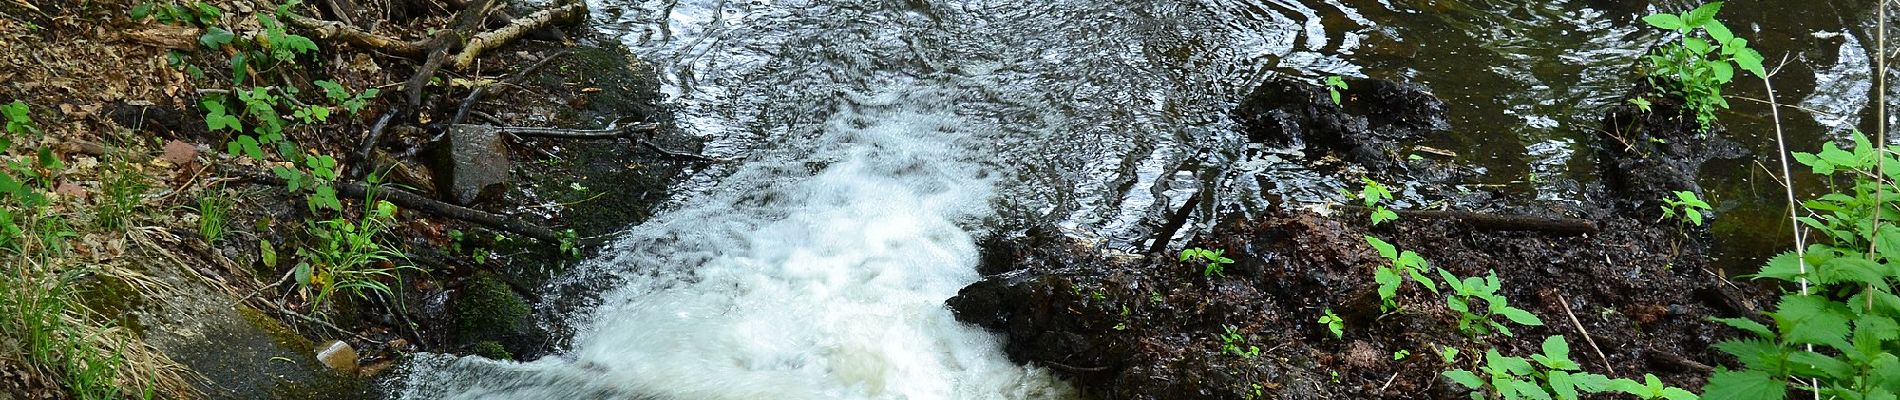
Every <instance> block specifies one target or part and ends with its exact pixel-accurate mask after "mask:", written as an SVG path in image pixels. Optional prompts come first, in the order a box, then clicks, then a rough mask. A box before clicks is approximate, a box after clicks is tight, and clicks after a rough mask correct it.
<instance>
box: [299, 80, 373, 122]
mask: <svg viewBox="0 0 1900 400" xmlns="http://www.w3.org/2000/svg"><path fill="white" fill-rule="evenodd" d="M310 83H311V84H313V85H317V87H320V88H323V94H324V95H325V96H327V97H329V98H330V102H331V103H332V104H336V105H337V106H338V107H343V110H344V111H348V112H349V113H350V115H356V113H357V112H359V111H362V110H363V106H364V105H367V104H369V100H370V99H373V98H376V95H377V94H380V93H382V91H381V90H379V89H376V88H369V89H364V90H363V92H361V93H357V94H350V91H349V90H346V89H344V88H343V85H339V84H337V83H336V82H331V81H324V80H319V81H315V82H310ZM325 110H327V109H325Z"/></svg>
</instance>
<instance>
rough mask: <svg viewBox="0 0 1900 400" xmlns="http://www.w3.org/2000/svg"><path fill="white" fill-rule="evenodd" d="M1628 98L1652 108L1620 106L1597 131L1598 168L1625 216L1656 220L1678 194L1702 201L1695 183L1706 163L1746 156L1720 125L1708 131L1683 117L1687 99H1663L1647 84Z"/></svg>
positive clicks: (1626, 103) (1689, 117) (1690, 117)
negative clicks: (1661, 206)
mask: <svg viewBox="0 0 1900 400" xmlns="http://www.w3.org/2000/svg"><path fill="white" fill-rule="evenodd" d="M1627 98H1632V99H1633V98H1643V99H1647V101H1648V102H1650V103H1651V104H1650V105H1649V107H1647V109H1645V108H1644V107H1640V106H1637V105H1636V104H1633V103H1631V102H1629V101H1619V102H1617V103H1616V104H1617V105H1616V106H1615V107H1612V108H1611V109H1610V110H1609V112H1607V113H1605V114H1604V116H1603V129H1601V130H1598V131H1597V138H1598V140H1597V165H1598V169H1599V170H1600V171H1602V174H1603V181H1604V184H1605V186H1607V187H1608V189H1609V191H1610V192H1611V193H1613V194H1615V197H1616V199H1615V200H1613V201H1612V202H1613V203H1614V205H1615V206H1617V207H1620V208H1622V210H1623V211H1633V212H1637V213H1638V214H1640V215H1650V216H1657V214H1659V213H1660V209H1659V208H1658V207H1657V206H1658V205H1659V204H1661V203H1660V202H1659V201H1658V200H1659V199H1662V198H1664V197H1665V196H1670V197H1672V198H1673V196H1674V193H1675V192H1677V191H1688V192H1692V193H1695V194H1696V195H1698V196H1700V195H1702V194H1703V192H1702V186H1701V185H1699V184H1697V183H1696V180H1695V177H1696V173H1697V171H1699V170H1701V168H1702V164H1703V163H1706V162H1708V161H1709V160H1714V159H1728V158H1739V157H1742V156H1744V155H1746V152H1747V151H1746V150H1744V149H1743V148H1742V146H1741V145H1740V144H1737V143H1735V142H1734V141H1731V140H1728V139H1727V138H1726V136H1727V135H1724V133H1726V130H1725V129H1724V128H1722V126H1721V125H1714V126H1710V127H1709V129H1708V130H1707V131H1704V130H1703V129H1702V126H1701V125H1700V124H1698V123H1697V122H1696V119H1695V115H1694V114H1684V113H1683V111H1684V110H1683V109H1682V106H1683V102H1682V99H1681V98H1679V97H1675V96H1669V95H1663V94H1661V93H1659V92H1657V91H1655V90H1653V89H1651V88H1650V87H1649V86H1648V85H1647V84H1643V85H1640V86H1638V87H1637V88H1636V90H1634V91H1632V92H1631V94H1630V95H1629V96H1627Z"/></svg>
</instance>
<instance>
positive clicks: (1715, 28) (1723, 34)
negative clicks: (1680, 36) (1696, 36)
mask: <svg viewBox="0 0 1900 400" xmlns="http://www.w3.org/2000/svg"><path fill="white" fill-rule="evenodd" d="M1702 30H1704V31H1708V32H1709V38H1711V39H1715V42H1716V43H1720V44H1721V45H1722V47H1723V48H1724V50H1727V47H1729V42H1730V41H1734V40H1735V32H1732V31H1729V30H1728V25H1723V24H1722V21H1716V20H1709V22H1708V23H1704V24H1702Z"/></svg>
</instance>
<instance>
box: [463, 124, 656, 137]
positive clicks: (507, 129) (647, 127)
mask: <svg viewBox="0 0 1900 400" xmlns="http://www.w3.org/2000/svg"><path fill="white" fill-rule="evenodd" d="M616 125H618V124H616ZM616 125H609V126H607V128H605V129H560V128H533V127H525V126H498V127H495V130H496V131H500V132H501V133H506V134H511V135H515V136H531V137H543V138H550V139H634V135H638V134H651V133H653V132H656V131H659V129H660V126H659V125H658V124H654V123H651V122H644V123H637V124H627V125H625V126H616Z"/></svg>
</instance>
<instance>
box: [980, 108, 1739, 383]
mask: <svg viewBox="0 0 1900 400" xmlns="http://www.w3.org/2000/svg"><path fill="white" fill-rule="evenodd" d="M1289 85H1301V84H1299V83H1291V84H1289V83H1285V82H1279V83H1269V84H1268V85H1267V86H1265V87H1263V88H1262V89H1261V91H1260V92H1257V93H1256V98H1253V99H1249V100H1248V101H1247V102H1246V103H1243V105H1242V107H1241V109H1240V110H1238V111H1236V112H1237V113H1239V114H1241V115H1237V117H1238V119H1240V120H1241V121H1242V122H1243V123H1245V124H1248V125H1246V129H1247V130H1248V131H1247V133H1248V134H1249V136H1250V138H1253V139H1254V140H1263V139H1264V140H1269V141H1275V142H1285V141H1289V140H1304V141H1306V145H1307V148H1308V149H1309V151H1319V152H1333V153H1335V154H1341V156H1340V157H1341V158H1346V159H1350V160H1353V161H1355V162H1358V163H1361V164H1365V165H1367V166H1368V168H1367V169H1368V170H1371V171H1375V172H1377V171H1387V173H1392V172H1402V170H1403V165H1402V164H1400V163H1398V162H1396V161H1394V160H1395V159H1396V157H1394V156H1393V155H1392V154H1394V152H1392V151H1389V150H1381V149H1382V148H1388V147H1391V146H1394V145H1395V144H1394V143H1395V142H1396V141H1402V140H1408V139H1412V138H1416V136H1408V135H1402V134H1394V133H1393V132H1394V131H1395V130H1393V129H1391V127H1404V126H1415V127H1424V128H1432V127H1436V128H1437V129H1441V130H1442V129H1443V127H1442V126H1436V125H1433V124H1409V125H1408V124H1400V123H1394V122H1385V123H1379V122H1376V121H1375V122H1372V123H1368V121H1372V120H1377V119H1381V118H1384V119H1390V120H1399V121H1404V120H1408V119H1412V120H1419V121H1431V120H1433V118H1432V116H1431V115H1411V114H1406V113H1405V112H1404V111H1403V110H1421V111H1422V112H1425V113H1428V114H1429V113H1442V111H1434V110H1442V107H1434V105H1435V104H1436V103H1435V102H1436V100H1435V99H1429V100H1427V99H1428V98H1429V93H1426V92H1424V91H1423V90H1422V89H1415V90H1413V91H1410V92H1409V93H1425V94H1424V97H1405V96H1404V95H1403V93H1408V91H1404V90H1386V89H1372V90H1369V91H1370V92H1371V93H1364V94H1353V95H1352V96H1354V97H1353V98H1354V99H1357V100H1358V101H1362V102H1366V103H1371V104H1374V105H1376V106H1359V107H1340V106H1338V105H1335V104H1333V103H1331V101H1330V100H1329V99H1327V97H1328V96H1326V94H1327V93H1326V90H1325V89H1323V88H1318V87H1316V86H1314V87H1308V88H1305V89H1300V88H1292V87H1289ZM1353 86H1354V87H1367V88H1400V89H1403V88H1407V87H1408V86H1407V85H1398V84H1390V83H1385V84H1378V83H1369V82H1355V83H1354V84H1353ZM1395 94H1397V95H1395ZM1259 96H1272V97H1273V98H1267V99H1262V98H1258V97H1259ZM1367 96H1371V97H1367ZM1670 107H1672V106H1670V105H1668V104H1658V105H1656V107H1655V109H1654V110H1652V111H1654V112H1655V114H1646V113H1640V112H1638V110H1634V109H1627V110H1626V109H1618V110H1615V111H1613V112H1612V113H1611V114H1610V117H1609V118H1608V121H1609V123H1610V124H1612V125H1619V126H1624V125H1632V124H1640V125H1642V126H1643V132H1647V133H1645V134H1637V133H1636V132H1635V131H1633V130H1611V131H1610V132H1614V133H1608V134H1606V135H1620V136H1617V137H1614V138H1612V137H1607V136H1606V139H1605V143H1603V144H1602V147H1603V150H1602V151H1601V153H1600V160H1601V161H1602V165H1603V167H1604V169H1605V174H1606V175H1610V176H1612V177H1613V178H1612V179H1609V180H1610V181H1612V182H1616V183H1615V184H1612V185H1610V187H1609V188H1607V189H1608V192H1609V193H1612V194H1613V195H1612V196H1606V199H1603V200H1601V203H1603V204H1598V205H1597V207H1599V208H1601V209H1603V210H1606V211H1605V212H1596V211H1592V212H1589V214H1592V216H1590V217H1588V218H1590V219H1587V220H1578V219H1569V218H1565V217H1564V216H1536V218H1531V219H1535V220H1549V221H1562V222H1564V223H1567V224H1581V225H1576V226H1587V227H1588V228H1589V229H1577V230H1569V231H1562V232H1559V231H1553V230H1547V229H1546V230H1539V229H1537V228H1525V227H1522V226H1510V225H1498V224H1494V223H1489V222H1485V221H1482V220H1477V219H1470V218H1460V217H1458V216H1446V215H1424V216H1403V217H1401V218H1400V219H1399V220H1397V221H1395V222H1392V223H1388V224H1384V225H1380V226H1378V227H1372V226H1371V225H1370V224H1369V222H1368V221H1367V218H1366V216H1367V214H1366V213H1365V212H1364V211H1357V212H1339V213H1335V214H1333V215H1321V214H1318V213H1316V212H1314V211H1311V210H1307V209H1298V210H1287V209H1281V210H1276V211H1273V212H1270V213H1268V214H1267V215H1262V216H1258V217H1256V218H1252V219H1242V218H1238V217H1235V216H1214V217H1211V218H1212V219H1216V220H1222V221H1225V222H1223V223H1221V224H1218V225H1217V226H1216V227H1215V228H1213V229H1212V231H1211V232H1207V233H1205V234H1203V235H1200V236H1199V237H1200V239H1196V240H1194V241H1192V242H1190V243H1184V244H1183V245H1184V246H1182V247H1186V248H1206V249H1218V250H1222V251H1224V256H1226V257H1229V258H1231V259H1233V260H1234V262H1233V263H1232V264H1230V265H1227V266H1225V268H1224V272H1223V273H1222V274H1220V275H1212V276H1210V275H1208V274H1207V273H1206V271H1205V270H1204V269H1205V264H1207V262H1205V261H1181V260H1179V259H1178V258H1177V257H1176V254H1126V253H1119V252H1113V251H1104V250H1102V249H1097V248H1090V247H1086V246H1085V245H1083V244H1081V243H1079V242H1077V241H1074V240H1072V239H1070V238H1068V237H1066V236H1064V235H1062V234H1060V233H1059V232H1056V231H1054V230H1053V229H1050V228H1036V229H1027V230H1024V231H1021V232H1016V233H1013V234H1004V235H999V236H998V237H993V238H990V239H988V240H987V241H986V242H985V246H984V252H985V257H984V259H983V260H984V262H983V265H982V267H981V269H982V271H983V272H984V273H985V274H986V275H987V277H986V278H985V279H984V280H982V281H980V282H978V283H975V284H972V285H970V286H969V287H967V288H965V289H964V290H963V291H962V292H961V293H960V294H959V295H958V296H957V297H955V298H952V299H951V300H950V301H949V306H950V307H951V308H952V309H953V310H954V311H955V312H956V313H957V315H958V317H959V318H960V319H962V320H965V321H968V322H971V323H974V324H977V325H980V326H983V327H986V328H988V329H991V330H994V331H997V332H1000V333H1002V334H1004V335H1006V336H1007V337H1008V339H1009V344H1008V346H1007V351H1008V352H1009V354H1010V356H1011V357H1013V358H1014V359H1016V360H1018V361H1020V362H1023V363H1026V364H1032V365H1039V366H1043V367H1047V368H1050V369H1052V370H1055V371H1058V372H1060V373H1062V374H1063V375H1066V376H1067V377H1069V378H1070V379H1072V380H1073V381H1075V382H1077V383H1078V384H1079V386H1081V387H1082V388H1084V390H1085V391H1087V392H1089V393H1091V394H1093V395H1095V396H1096V397H1098V398H1107V399H1183V398H1218V399H1258V398H1279V399H1320V398H1327V399H1364V398H1390V399H1414V398H1429V399H1453V398H1458V399H1462V398H1467V394H1466V393H1467V391H1466V390H1465V389H1464V388H1462V387H1459V386H1457V385H1455V384H1452V383H1451V382H1450V381H1449V380H1447V379H1445V378H1442V377H1441V375H1440V373H1441V372H1443V371H1446V370H1449V369H1472V368H1474V365H1475V364H1474V363H1476V362H1478V361H1477V360H1478V358H1479V357H1478V355H1482V354H1484V352H1485V351H1486V350H1490V349H1495V350H1497V351H1499V352H1500V353H1502V354H1505V355H1520V356H1525V355H1529V354H1536V353H1538V352H1540V348H1539V344H1540V343H1542V342H1543V341H1544V339H1545V338H1546V337H1548V336H1551V335H1561V336H1563V337H1565V338H1566V339H1567V341H1568V343H1570V344H1571V351H1572V353H1571V354H1572V358H1573V359H1575V360H1577V361H1578V362H1579V363H1581V364H1582V365H1583V367H1584V370H1586V371H1589V372H1594V373H1599V374H1605V375H1609V376H1611V377H1632V376H1634V377H1638V378H1640V376H1641V374H1642V373H1645V372H1647V373H1655V374H1657V375H1658V376H1660V377H1661V378H1662V379H1663V381H1664V382H1666V383H1668V384H1671V385H1674V386H1680V387H1689V388H1697V387H1700V386H1701V385H1702V384H1703V381H1704V380H1705V379H1706V377H1707V376H1708V375H1709V372H1710V369H1711V367H1710V366H1712V365H1718V364H1727V363H1729V360H1725V359H1723V357H1721V356H1719V355H1718V353H1717V352H1716V351H1715V350H1713V349H1711V348H1710V345H1712V344H1713V343H1715V342H1716V341H1718V340H1720V339H1723V338H1726V337H1728V336H1729V335H1732V334H1733V333H1732V332H1729V331H1728V330H1726V329H1722V328H1719V327H1717V326H1716V325H1715V324H1712V323H1709V322H1706V321H1705V320H1704V319H1705V318H1707V317H1729V316H1738V315H1749V314H1753V313H1754V311H1753V310H1756V309H1758V308H1759V306H1760V305H1759V304H1757V303H1758V302H1759V301H1761V300H1760V299H1762V298H1764V297H1763V294H1764V293H1762V291H1760V290H1758V289H1756V288H1752V287H1749V286H1742V285H1736V284H1732V283H1729V282H1728V281H1726V280H1724V279H1722V278H1720V277H1718V276H1716V274H1714V273H1713V272H1711V271H1710V269H1708V267H1707V265H1706V257H1705V255H1704V253H1705V247H1706V242H1707V241H1706V239H1704V238H1705V237H1706V233H1705V232H1703V231H1701V230H1699V229H1696V228H1693V227H1686V226H1679V225H1677V224H1673V223H1669V222H1662V223H1658V222H1656V221H1657V219H1656V217H1657V215H1655V214H1656V213H1658V212H1657V211H1654V210H1657V207H1656V205H1655V202H1656V199H1659V198H1661V193H1667V192H1666V191H1674V190H1691V191H1693V190H1696V189H1695V187H1694V180H1693V175H1690V174H1686V173H1683V172H1682V171H1689V172H1693V171H1694V170H1695V169H1694V168H1693V166H1694V163H1696V162H1699V161H1698V160H1706V159H1707V157H1711V156H1713V155H1708V154H1710V152H1711V151H1713V150H1710V149H1711V148H1714V147H1717V145H1703V144H1693V143H1696V140H1697V139H1695V134H1694V133H1693V132H1692V131H1691V132H1683V130H1684V129H1693V120H1691V121H1690V122H1689V124H1690V125H1683V124H1681V123H1680V122H1681V121H1680V120H1679V119H1677V120H1672V119H1671V118H1669V117H1665V116H1661V115H1660V114H1663V113H1670V112H1673V111H1672V110H1673V108H1670ZM1378 110H1401V111H1394V112H1393V113H1391V114H1387V115H1384V116H1380V115H1363V114H1357V113H1364V112H1376V111H1378ZM1437 118H1441V120H1442V115H1439V116H1438V117H1437ZM1263 124H1264V125H1263ZM1381 127H1385V128H1381ZM1286 135H1294V136H1296V138H1287V137H1283V136H1286ZM1300 135H1305V136H1300ZM1643 135H1657V136H1660V137H1662V138H1666V139H1663V140H1656V141H1651V140H1648V137H1649V136H1643ZM1618 138H1620V139H1621V141H1620V142H1619V141H1616V140H1614V139H1618ZM1691 156H1693V157H1701V158H1695V159H1692V160H1690V161H1683V160H1684V159H1685V158H1687V157H1691ZM1381 176H1382V177H1385V178H1387V179H1388V180H1392V179H1391V178H1392V177H1395V176H1400V175H1397V174H1389V175H1381ZM1500 208H1505V209H1511V208H1513V207H1510V206H1508V205H1507V206H1504V207H1500ZM1519 208H1529V207H1519ZM1508 217H1510V218H1517V217H1518V216H1508ZM1525 229H1530V230H1525ZM1585 232H1587V233H1585ZM1367 236H1371V237H1377V238H1381V239H1383V240H1384V241H1386V242H1389V243H1392V244H1394V245H1396V246H1397V247H1398V248H1399V249H1400V250H1403V251H1414V252H1416V253H1417V254H1418V255H1420V256H1422V257H1423V258H1424V259H1426V260H1429V261H1430V265H1431V268H1432V269H1442V270H1443V271H1445V272H1449V273H1451V274H1453V275H1456V276H1458V277H1461V278H1462V277H1482V276H1485V275H1487V274H1488V273H1492V272H1495V273H1496V275H1497V277H1498V278H1499V281H1500V283H1501V284H1500V286H1501V289H1500V290H1499V291H1498V293H1499V294H1500V295H1502V296H1503V297H1504V298H1505V299H1507V300H1508V303H1509V305H1511V306H1513V307H1517V308H1521V309H1524V310H1526V311H1529V312H1530V313H1531V314H1533V315H1535V316H1537V317H1538V318H1539V319H1541V320H1542V322H1543V325H1541V326H1517V325H1515V324H1513V325H1512V330H1513V331H1514V333H1515V336H1507V335H1502V334H1495V333H1493V334H1468V333H1465V332H1461V331H1460V330H1459V328H1458V320H1459V315H1458V313H1457V312H1455V311H1452V310H1451V309H1449V308H1448V307H1447V302H1446V296H1445V295H1442V294H1434V293H1432V292H1430V291H1428V290H1426V289H1425V288H1423V287H1421V286H1420V285H1419V284H1418V283H1416V282H1411V281H1408V282H1407V283H1406V284H1405V285H1404V286H1401V289H1400V290H1398V292H1397V297H1396V299H1395V303H1396V304H1395V305H1396V308H1395V310H1396V311H1391V312H1387V311H1385V310H1382V309H1381V304H1382V301H1381V299H1380V297H1379V294H1378V293H1377V287H1378V284H1377V283H1376V282H1375V279H1374V268H1375V267H1377V266H1381V265H1389V264H1390V261H1387V260H1386V259H1385V258H1382V257H1381V256H1380V255H1379V253H1378V252H1377V251H1376V250H1375V248H1374V247H1372V246H1370V245H1368V243H1367V240H1366V239H1365V238H1366V237H1367ZM1426 275H1427V276H1430V277H1432V278H1434V279H1437V278H1438V277H1439V275H1437V273H1436V272H1427V273H1426ZM1438 288H1439V289H1440V290H1443V291H1447V293H1448V292H1449V291H1450V290H1451V289H1449V288H1447V287H1446V285H1444V284H1443V283H1440V284H1438ZM1328 311H1330V312H1333V313H1335V314H1337V316H1338V317H1340V319H1342V320H1343V330H1342V335H1340V336H1339V337H1335V336H1334V335H1333V334H1332V333H1331V332H1329V329H1328V327H1327V325H1326V324H1323V323H1320V322H1319V321H1320V320H1321V317H1322V316H1323V315H1326V313H1327V312H1328ZM1496 320H1498V321H1504V318H1502V317H1496ZM1507 323H1508V322H1507ZM1448 348H1454V349H1459V353H1460V354H1462V355H1461V356H1458V357H1457V358H1455V359H1453V360H1451V361H1447V360H1445V359H1444V358H1443V357H1442V356H1441V354H1443V352H1444V351H1445V349H1448ZM1251 349H1258V353H1257V354H1254V353H1253V352H1252V351H1250V350H1251Z"/></svg>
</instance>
